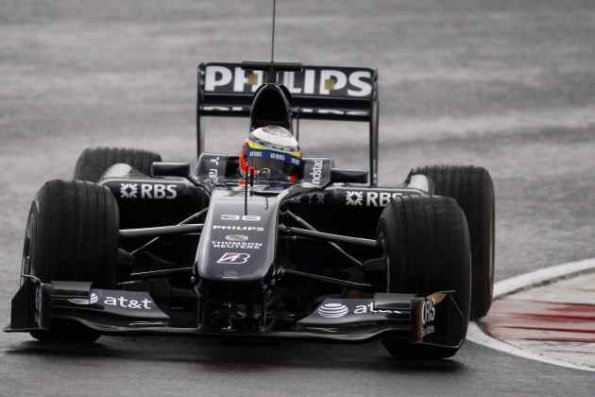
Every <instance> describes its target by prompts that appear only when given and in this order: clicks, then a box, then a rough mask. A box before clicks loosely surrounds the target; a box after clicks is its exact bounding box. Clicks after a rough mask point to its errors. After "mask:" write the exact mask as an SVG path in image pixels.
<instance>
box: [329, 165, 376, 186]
mask: <svg viewBox="0 0 595 397" xmlns="http://www.w3.org/2000/svg"><path fill="white" fill-rule="evenodd" d="M369 176H370V173H369V172H368V171H365V170H348V169H343V168H333V169H332V170H331V182H343V183H368V178H369Z"/></svg>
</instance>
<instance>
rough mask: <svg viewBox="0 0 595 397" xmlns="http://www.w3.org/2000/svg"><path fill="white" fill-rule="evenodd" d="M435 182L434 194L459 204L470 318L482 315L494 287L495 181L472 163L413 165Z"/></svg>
mask: <svg viewBox="0 0 595 397" xmlns="http://www.w3.org/2000/svg"><path fill="white" fill-rule="evenodd" d="M416 174H421V175H425V176H427V177H428V178H430V179H431V180H432V181H433V182H434V185H435V188H434V193H435V194H438V195H441V196H448V197H452V198H454V199H455V200H457V202H458V203H459V205H460V206H461V208H462V209H463V212H465V216H466V217H467V222H468V225H469V233H470V236H471V259H472V293H471V319H472V320H475V319H478V318H481V317H483V316H485V315H486V314H487V313H488V311H489V310H490V306H491V305H492V296H493V290H494V236H495V210H494V202H495V200H494V184H493V182H492V178H491V177H490V174H489V172H488V171H487V170H486V169H485V168H481V167H474V166H447V165H442V166H438V165H434V166H425V167H420V168H415V169H413V170H411V171H410V172H409V176H408V177H407V181H409V180H410V178H411V176H412V175H416Z"/></svg>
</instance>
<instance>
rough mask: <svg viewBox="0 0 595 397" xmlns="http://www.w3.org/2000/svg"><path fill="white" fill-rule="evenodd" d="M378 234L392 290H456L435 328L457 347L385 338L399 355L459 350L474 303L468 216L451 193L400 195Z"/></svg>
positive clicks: (426, 356) (388, 209)
mask: <svg viewBox="0 0 595 397" xmlns="http://www.w3.org/2000/svg"><path fill="white" fill-rule="evenodd" d="M378 238H379V240H380V242H381V244H382V245H383V247H384V252H385V256H386V259H387V261H388V263H387V270H388V275H387V283H388V290H389V291H390V292H395V293H415V294H423V295H429V294H431V293H434V292H438V291H445V290H455V291H456V292H455V294H454V297H453V298H454V301H455V302H456V304H457V306H458V307H459V309H460V311H461V312H462V316H461V315H460V314H458V311H455V310H452V311H449V312H448V313H446V314H445V315H443V316H442V317H440V318H438V317H437V318H436V323H435V327H436V328H437V329H440V330H442V331H439V332H443V333H445V335H446V338H447V342H448V344H449V345H452V347H443V346H434V345H421V344H411V343H410V342H408V341H403V340H402V339H400V338H397V337H395V336H393V335H391V334H388V335H385V336H384V337H383V339H382V342H383V344H384V346H385V347H386V348H387V349H388V351H389V352H390V353H391V354H392V355H394V356H396V357H400V358H422V359H434V358H445V357H450V356H452V355H454V354H455V353H456V352H457V351H458V349H459V348H460V346H461V344H462V342H463V341H464V339H465V335H466V333H467V326H468V323H469V309H470V302H471V289H470V288H471V285H470V282H471V257H470V246H469V232H468V229H467V223H466V221H465V215H464V214H463V212H462V211H461V209H460V208H459V206H458V205H457V203H456V202H455V201H454V200H453V199H451V198H448V197H439V196H436V197H416V196H411V197H397V198H395V199H394V200H393V202H392V203H391V204H389V205H388V206H387V207H386V208H385V209H384V211H383V213H382V215H381V217H380V221H379V227H378Z"/></svg>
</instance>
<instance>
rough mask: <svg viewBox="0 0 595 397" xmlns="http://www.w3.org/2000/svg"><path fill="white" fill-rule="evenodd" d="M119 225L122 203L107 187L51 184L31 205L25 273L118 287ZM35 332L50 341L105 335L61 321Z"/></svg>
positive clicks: (39, 192) (45, 278) (84, 338)
mask: <svg viewBox="0 0 595 397" xmlns="http://www.w3.org/2000/svg"><path fill="white" fill-rule="evenodd" d="M118 226H119V220H118V205H117V203H116V201H115V199H114V197H113V196H112V194H111V193H110V192H109V190H108V189H107V188H105V187H103V186H99V185H96V184H94V183H90V182H83V181H61V180H54V181H50V182H47V183H46V184H44V185H43V186H42V188H41V189H40V190H39V191H38V193H37V195H36V196H35V198H34V200H33V202H32V204H31V210H30V212H29V219H28V221H27V229H26V234H25V242H24V247H23V261H22V267H23V269H22V272H23V274H29V275H33V276H36V277H38V278H39V279H41V281H43V282H51V281H52V280H60V281H90V282H92V283H93V285H94V286H95V287H103V288H110V287H113V286H114V285H115V282H116V258H117V250H118ZM31 334H32V335H33V336H34V337H35V338H37V339H39V340H44V341H45V340H64V339H67V340H73V341H92V340H95V339H97V338H98V337H99V334H98V333H96V332H95V331H92V330H90V329H88V328H86V327H84V326H82V325H78V324H77V325H73V324H72V322H68V323H64V322H63V321H59V320H57V321H55V322H53V324H52V329H50V330H44V331H34V332H32V333H31Z"/></svg>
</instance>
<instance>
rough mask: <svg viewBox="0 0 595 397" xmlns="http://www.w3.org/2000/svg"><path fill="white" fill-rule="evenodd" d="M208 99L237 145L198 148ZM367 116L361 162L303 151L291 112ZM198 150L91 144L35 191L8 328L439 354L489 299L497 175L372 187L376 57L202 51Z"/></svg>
mask: <svg viewBox="0 0 595 397" xmlns="http://www.w3.org/2000/svg"><path fill="white" fill-rule="evenodd" d="M205 116H232V117H233V116H246V117H249V119H250V129H249V135H248V137H247V139H246V138H242V139H245V141H243V146H242V149H241V151H240V155H239V156H235V155H224V154H212V153H203V137H204V134H203V132H202V128H201V120H202V118H203V117H205ZM300 118H301V119H320V120H351V121H364V122H367V123H369V142H370V146H369V149H370V151H369V154H370V169H369V171H368V170H352V169H340V168H335V166H334V164H333V161H332V160H331V159H328V158H303V157H302V153H301V151H300V148H299V145H298V142H297V137H298V136H299V123H298V120H299V119H300ZM197 138H198V139H197V142H198V156H197V159H196V160H195V161H193V162H191V163H170V162H162V161H161V157H160V156H159V155H158V154H155V153H151V152H147V151H143V150H132V149H114V148H93V149H87V150H85V151H84V152H83V153H82V154H81V156H80V157H79V159H78V162H77V164H76V169H75V175H74V180H72V181H62V180H53V181H50V182H47V183H46V184H45V185H43V187H42V188H41V189H40V190H39V192H38V193H37V195H36V196H35V198H34V200H33V203H32V205H31V211H30V214H29V218H28V222H27V228H26V236H25V242H24V248H23V259H22V274H21V276H22V283H21V287H20V289H19V291H18V292H17V294H16V295H15V297H14V298H13V300H12V316H11V324H10V326H9V327H8V328H7V329H6V330H7V331H9V332H30V333H31V334H32V335H33V336H34V337H35V338H37V339H39V340H41V341H47V340H59V341H78V342H85V341H94V340H96V339H97V338H98V337H99V336H100V335H102V334H106V335H107V334H110V335H111V334H120V335H128V334H133V335H136V334H154V333H162V334H163V333H167V334H194V335H197V336H213V335H214V336H218V337H235V336H248V337H268V338H275V337H280V338H303V339H310V340H324V341H342V342H364V341H368V340H372V339H375V338H379V339H381V340H382V342H383V343H384V345H385V346H386V348H387V349H388V350H389V351H390V353H392V354H393V355H395V356H401V357H423V358H438V357H448V356H452V355H453V354H455V353H456V352H457V350H458V349H459V348H460V346H461V344H462V343H463V341H464V339H465V335H466V331H467V325H468V322H469V319H470V318H471V319H474V318H478V317H481V316H483V315H485V314H486V313H487V311H488V309H489V307H490V304H491V300H492V285H493V275H494V192H493V185H492V180H491V178H490V176H489V174H488V172H487V171H486V170H485V169H483V168H480V167H473V166H426V167H421V168H417V169H414V170H412V171H411V172H410V173H409V176H408V177H407V179H406V181H405V182H404V183H403V184H402V185H401V186H397V187H390V188H389V187H378V185H377V164H378V87H377V72H376V70H373V69H368V68H348V67H321V66H303V65H301V64H289V63H272V62H271V63H255V62H250V63H248V62H244V63H239V64H228V63H208V64H201V65H199V68H198V107H197Z"/></svg>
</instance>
